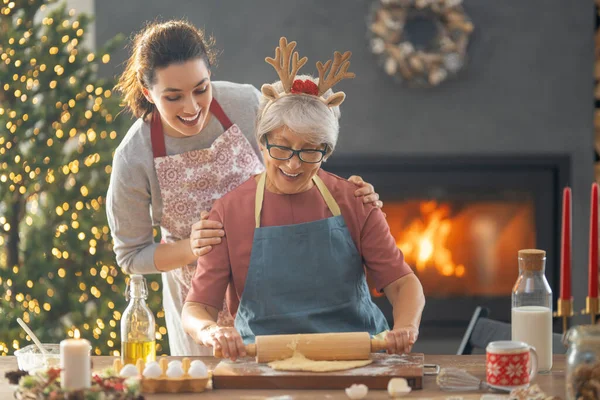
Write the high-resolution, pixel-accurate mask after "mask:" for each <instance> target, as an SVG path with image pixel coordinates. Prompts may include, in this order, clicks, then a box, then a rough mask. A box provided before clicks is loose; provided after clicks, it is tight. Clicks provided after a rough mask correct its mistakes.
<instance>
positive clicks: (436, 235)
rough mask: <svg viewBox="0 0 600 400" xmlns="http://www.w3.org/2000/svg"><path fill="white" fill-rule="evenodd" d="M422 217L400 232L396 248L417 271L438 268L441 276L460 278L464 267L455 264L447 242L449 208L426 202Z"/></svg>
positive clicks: (422, 205)
mask: <svg viewBox="0 0 600 400" xmlns="http://www.w3.org/2000/svg"><path fill="white" fill-rule="evenodd" d="M420 212H421V216H422V218H420V219H416V220H414V221H413V222H412V223H411V224H410V225H409V226H408V228H407V229H406V230H405V231H403V232H399V233H398V235H397V236H396V237H398V238H399V239H397V240H396V246H398V248H399V249H400V250H402V252H403V253H404V257H405V259H406V262H407V263H408V264H410V265H414V267H415V269H416V270H417V271H418V272H423V271H425V270H426V269H428V268H435V269H436V270H437V272H438V273H439V274H440V275H442V276H447V277H450V276H455V277H458V278H461V277H463V276H464V275H465V266H464V265H462V264H458V265H457V264H456V263H455V262H454V261H453V259H452V252H451V251H450V249H448V247H447V245H446V243H447V241H448V236H449V235H450V232H451V231H452V220H451V219H450V218H449V214H450V207H449V206H448V205H446V204H440V205H438V203H437V202H436V201H425V202H423V203H421V205H420Z"/></svg>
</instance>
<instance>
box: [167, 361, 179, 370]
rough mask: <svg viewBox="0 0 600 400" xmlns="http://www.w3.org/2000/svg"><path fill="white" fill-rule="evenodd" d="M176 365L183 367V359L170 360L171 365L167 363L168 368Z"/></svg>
mask: <svg viewBox="0 0 600 400" xmlns="http://www.w3.org/2000/svg"><path fill="white" fill-rule="evenodd" d="M176 365H177V366H179V367H181V365H182V364H181V361H180V360H173V361H169V365H167V368H171V367H174V366H176Z"/></svg>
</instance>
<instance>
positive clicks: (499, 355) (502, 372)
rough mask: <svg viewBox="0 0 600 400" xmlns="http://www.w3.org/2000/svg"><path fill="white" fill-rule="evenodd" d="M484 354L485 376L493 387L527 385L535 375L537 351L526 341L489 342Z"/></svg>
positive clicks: (509, 387) (511, 387) (508, 387)
mask: <svg viewBox="0 0 600 400" xmlns="http://www.w3.org/2000/svg"><path fill="white" fill-rule="evenodd" d="M485 354H486V356H485V370H486V374H485V378H486V381H487V383H488V385H490V386H491V387H493V388H494V389H508V390H510V389H517V388H522V387H527V386H529V383H530V382H531V381H533V380H534V379H535V377H536V375H537V369H538V368H537V366H538V358H537V353H536V352H535V348H534V347H533V346H530V345H528V344H527V343H524V342H516V341H512V340H500V341H497V342H491V343H490V344H488V345H487V347H486V349H485Z"/></svg>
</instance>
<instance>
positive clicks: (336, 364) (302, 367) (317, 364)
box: [268, 351, 373, 372]
mask: <svg viewBox="0 0 600 400" xmlns="http://www.w3.org/2000/svg"><path fill="white" fill-rule="evenodd" d="M372 362H373V360H344V361H315V360H309V359H308V358H306V357H304V355H303V354H302V353H299V352H297V351H294V355H293V356H292V357H290V358H286V359H285V360H277V361H271V362H270V363H269V364H268V365H269V367H271V368H273V369H274V370H277V371H307V372H330V371H343V370H345V369H352V368H358V367H364V366H365V365H369V364H371V363H372Z"/></svg>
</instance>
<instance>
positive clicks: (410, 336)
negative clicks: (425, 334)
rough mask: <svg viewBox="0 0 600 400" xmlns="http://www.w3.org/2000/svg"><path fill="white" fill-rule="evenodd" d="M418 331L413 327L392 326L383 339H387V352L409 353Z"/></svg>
mask: <svg viewBox="0 0 600 400" xmlns="http://www.w3.org/2000/svg"><path fill="white" fill-rule="evenodd" d="M418 336H419V331H418V330H416V329H415V328H413V327H401V328H394V329H392V330H391V331H389V332H388V333H387V335H386V336H385V340H386V341H387V352H388V354H405V353H410V351H411V350H412V347H413V345H414V344H415V342H416V341H417V337H418Z"/></svg>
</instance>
